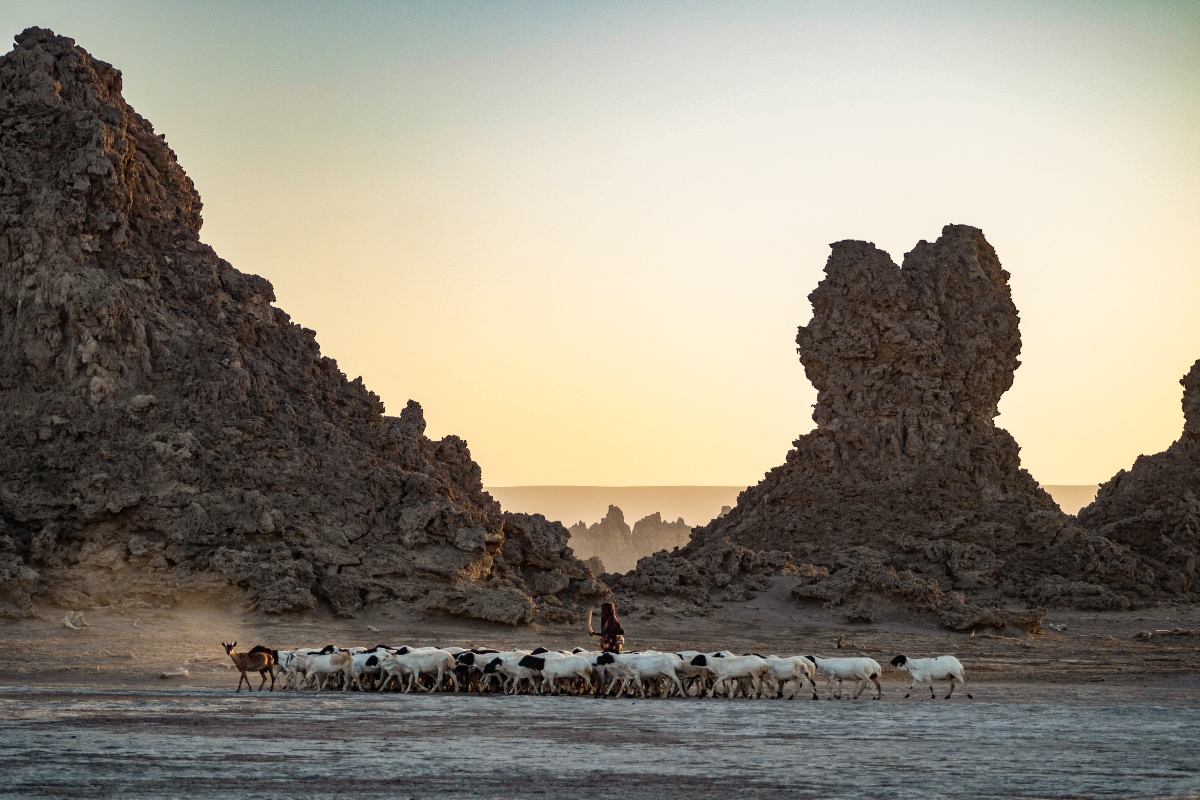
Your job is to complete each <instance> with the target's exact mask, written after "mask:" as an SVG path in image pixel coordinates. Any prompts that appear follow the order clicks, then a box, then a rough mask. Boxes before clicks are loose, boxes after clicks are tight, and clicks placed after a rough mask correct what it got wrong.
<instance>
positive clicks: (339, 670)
mask: <svg viewBox="0 0 1200 800" xmlns="http://www.w3.org/2000/svg"><path fill="white" fill-rule="evenodd" d="M325 650H326V651H328V650H329V648H325ZM293 656H294V658H295V661H296V671H297V672H303V673H304V674H305V676H306V679H307V681H308V682H310V683H315V685H316V688H317V691H320V690H321V689H324V688H325V684H326V683H327V682H328V681H329V679H330V678H331V677H333V676H334V675H341V676H342V691H346V689H348V688H350V682H351V680H353V677H352V674H351V672H350V665H351V659H352V656H351V655H350V651H349V650H336V649H334V650H333V651H332V652H325V651H318V652H306V653H295V652H293Z"/></svg>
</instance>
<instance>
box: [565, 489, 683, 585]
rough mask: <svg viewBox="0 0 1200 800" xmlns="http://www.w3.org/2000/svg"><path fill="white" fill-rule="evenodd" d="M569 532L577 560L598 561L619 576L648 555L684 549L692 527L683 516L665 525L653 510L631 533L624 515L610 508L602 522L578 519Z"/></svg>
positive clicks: (615, 508) (659, 514) (615, 507)
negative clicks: (588, 522)
mask: <svg viewBox="0 0 1200 800" xmlns="http://www.w3.org/2000/svg"><path fill="white" fill-rule="evenodd" d="M570 533H571V540H570V542H571V548H572V549H573V550H574V551H575V554H576V555H577V556H578V557H579V558H582V559H592V558H597V559H599V560H600V562H601V564H602V565H603V566H604V567H605V569H607V570H609V571H611V572H613V573H620V572H628V571H629V570H631V569H633V568H634V567H635V566H636V564H637V562H638V559H640V558H643V557H645V556H648V555H650V554H651V553H655V552H657V551H659V550H673V549H674V548H676V547H683V546H684V545H686V544H687V543H688V540H689V539H690V538H691V535H692V528H691V526H689V525H688V524H687V523H686V522H684V521H683V518H682V517H680V518H679V519H677V520H676V521H675V522H665V521H664V520H663V518H662V513H661V512H658V511H655V512H654V513H653V514H649V515H647V516H645V517H643V518H642V519H640V520H638V521H637V522H635V523H634V525H633V528H632V530H631V529H630V527H629V524H628V523H627V522H625V513H624V512H623V511H621V509H620V508H618V507H617V506H615V505H610V506H609V507H608V512H607V513H606V514H605V515H604V518H603V519H602V520H600V521H599V522H596V523H594V524H592V525H588V524H587V523H585V522H583V521H582V520H580V521H579V522H577V523H575V524H574V525H572V526H571V528H570Z"/></svg>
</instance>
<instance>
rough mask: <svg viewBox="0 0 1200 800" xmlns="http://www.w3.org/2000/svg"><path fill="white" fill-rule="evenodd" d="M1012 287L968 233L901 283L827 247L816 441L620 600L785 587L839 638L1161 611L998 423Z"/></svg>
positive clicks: (1012, 344)
mask: <svg viewBox="0 0 1200 800" xmlns="http://www.w3.org/2000/svg"><path fill="white" fill-rule="evenodd" d="M1008 278H1009V275H1008V273H1007V272H1005V271H1004V270H1003V269H1002V268H1001V266H1000V261H999V259H998V258H997V257H996V253H995V251H994V250H993V249H992V247H991V246H990V245H989V244H988V242H987V240H986V239H985V238H984V236H983V233H982V232H981V231H979V230H978V229H977V228H972V227H969V226H966V225H948V226H946V227H945V228H943V230H942V235H941V236H940V237H939V238H938V239H937V241H936V242H933V243H932V244H930V243H929V242H925V241H922V242H920V243H919V244H918V245H917V246H916V247H915V248H913V250H912V251H911V252H909V253H908V254H907V255H906V256H905V258H904V264H903V266H902V267H897V266H896V264H895V263H894V262H893V261H892V259H891V258H890V257H889V256H888V255H887V254H886V253H884V252H883V251H881V250H879V249H878V248H876V247H875V246H874V245H873V244H870V243H868V242H860V241H843V242H837V243H835V244H833V245H832V252H831V254H830V256H829V260H828V262H827V264H826V267H825V277H824V279H823V280H822V281H821V282H820V284H819V285H818V286H817V288H816V289H815V290H814V291H813V293H812V294H811V295H810V296H809V299H810V301H811V302H812V306H813V316H812V320H811V321H810V322H809V324H808V325H805V326H802V327H801V328H800V329H799V332H798V335H797V337H796V343H797V345H798V346H799V353H800V358H801V361H802V363H803V364H804V368H805V371H806V373H807V374H808V377H809V379H810V380H811V381H812V382H813V384H814V385H815V386H816V388H817V390H818V400H817V405H816V409H815V411H814V414H813V419H814V420H815V421H816V423H817V427H816V429H815V430H813V431H810V432H809V433H807V434H805V435H803V436H801V437H799V438H798V439H797V440H796V441H795V442H793V445H794V448H793V449H792V450H791V451H790V452H789V453H788V455H787V460H786V462H785V463H784V464H782V465H780V466H779V467H776V468H775V469H773V470H771V471H770V472H769V473H767V475H766V477H765V478H764V479H763V480H762V482H760V483H759V484H758V485H757V486H752V487H750V488H748V489H747V490H746V491H745V492H743V493H742V494H741V495H740V496H739V497H738V504H737V506H736V507H735V508H734V509H733V510H732V511H730V512H729V513H728V514H726V515H723V516H721V517H718V518H717V519H714V520H713V521H711V522H710V523H709V524H708V525H705V526H703V527H699V528H696V529H695V531H694V532H693V534H692V537H691V540H690V542H689V543H688V545H687V546H686V547H684V548H682V549H681V550H680V551H679V553H662V552H660V553H656V554H655V555H654V556H653V557H649V558H645V559H642V560H641V561H639V562H638V569H637V572H636V573H634V574H630V575H626V576H623V577H621V578H619V579H616V578H614V579H612V580H609V583H610V584H611V585H613V587H614V590H615V591H617V592H618V593H619V594H620V593H627V594H651V595H654V594H658V595H664V594H665V595H675V596H678V597H684V598H690V599H697V600H699V601H700V602H704V600H705V599H706V598H707V597H708V593H709V591H711V590H712V589H714V588H716V589H720V590H721V591H722V596H723V597H725V598H726V599H728V600H730V601H735V600H739V599H745V597H746V596H748V594H749V593H750V592H752V591H757V590H760V589H762V588H765V587H766V586H770V585H771V584H770V581H769V580H767V579H766V577H765V575H764V573H767V574H770V573H772V572H776V573H779V574H782V575H784V576H786V575H787V574H788V573H789V572H790V573H791V575H792V577H791V578H789V580H792V581H794V584H793V589H792V596H793V597H795V598H796V599H798V600H800V601H801V602H814V601H819V602H822V603H828V604H830V605H832V606H834V607H844V608H845V609H846V611H845V613H846V617H847V619H852V620H862V619H865V618H870V617H871V616H872V614H878V613H880V612H881V611H885V610H888V609H889V608H892V609H895V608H898V609H901V610H903V613H910V612H917V613H928V614H933V615H934V616H936V617H937V618H938V619H939V620H941V621H942V622H943V623H944V624H946V625H949V626H950V627H954V628H959V629H965V628H971V627H977V626H991V625H1016V626H1018V627H1023V628H1026V629H1029V630H1036V628H1037V626H1038V624H1039V620H1040V619H1041V615H1043V614H1044V613H1045V609H1044V608H1043V609H1040V610H1038V609H1036V608H1034V609H1031V608H1030V607H1031V606H1051V605H1056V606H1062V605H1075V606H1080V607H1089V608H1114V607H1128V606H1130V605H1132V604H1135V603H1138V602H1144V601H1145V600H1146V599H1147V598H1149V597H1153V596H1155V591H1156V589H1155V587H1153V586H1152V585H1151V580H1150V575H1149V570H1148V568H1147V566H1146V564H1144V563H1142V562H1139V561H1138V560H1137V558H1136V557H1134V556H1133V555H1132V554H1131V553H1130V552H1129V551H1128V550H1127V549H1125V548H1122V547H1120V546H1118V545H1116V544H1114V543H1113V542H1112V541H1110V540H1107V539H1105V538H1104V537H1102V536H1099V535H1096V534H1094V533H1091V532H1088V531H1086V530H1084V529H1083V528H1081V527H1080V526H1079V525H1077V524H1075V522H1074V521H1072V520H1071V519H1070V518H1068V517H1067V516H1066V515H1065V514H1063V513H1062V511H1061V509H1059V508H1058V506H1057V505H1056V504H1055V503H1054V501H1053V499H1052V498H1051V497H1050V496H1049V495H1048V494H1047V493H1046V492H1045V491H1043V490H1042V489H1041V488H1040V487H1039V486H1038V484H1037V482H1036V481H1035V480H1034V479H1033V477H1032V476H1031V475H1030V474H1029V473H1028V472H1027V471H1026V470H1024V469H1022V468H1021V461H1020V450H1019V448H1018V446H1017V443H1016V442H1015V441H1014V440H1013V438H1012V436H1010V435H1009V434H1008V432H1007V431H1005V430H1003V429H1002V428H999V427H997V426H996V425H995V424H994V422H993V419H994V417H995V416H996V413H997V403H998V402H999V400H1000V398H1001V396H1002V395H1003V394H1004V392H1005V391H1007V390H1008V389H1009V387H1011V385H1012V381H1013V373H1014V371H1015V370H1016V368H1017V366H1018V365H1019V362H1018V360H1017V356H1018V354H1019V353H1020V349H1021V337H1020V333H1019V331H1018V324H1019V318H1018V315H1017V309H1016V307H1015V306H1014V304H1013V301H1012V296H1011V293H1010V291H1009V287H1008ZM1013 604H1017V605H1019V606H1023V608H1016V609H1014V608H1012V605H1013Z"/></svg>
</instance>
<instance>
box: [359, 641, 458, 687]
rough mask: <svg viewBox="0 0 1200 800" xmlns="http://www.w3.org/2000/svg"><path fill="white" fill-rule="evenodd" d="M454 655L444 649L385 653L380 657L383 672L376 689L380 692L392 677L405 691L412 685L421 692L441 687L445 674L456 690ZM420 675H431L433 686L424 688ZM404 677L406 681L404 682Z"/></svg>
mask: <svg viewBox="0 0 1200 800" xmlns="http://www.w3.org/2000/svg"><path fill="white" fill-rule="evenodd" d="M454 666H455V664H454V656H452V655H450V654H449V653H447V652H446V651H444V650H425V649H421V650H409V651H408V652H407V653H387V654H385V655H383V656H381V657H380V659H379V668H380V670H381V671H382V672H383V678H382V679H380V681H379V688H378V689H377V690H376V691H380V692H382V691H383V689H384V687H386V686H387V685H388V684H389V683H391V682H392V678H396V680H397V682H398V683H399V684H400V686H401V688H402V689H403V690H404V691H405V692H411V691H412V690H413V688H414V687H417V688H419V689H420V690H421V691H423V692H429V691H433V690H434V689H441V687H442V681H443V680H444V679H445V678H446V676H447V675H449V676H450V681H451V683H452V684H453V685H454V691H456V692H457V691H458V676H457V675H455V673H454ZM422 675H433V676H435V677H434V679H433V688H432V689H426V688H425V687H424V686H423V685H421V682H420V678H421V676H422ZM405 678H407V679H408V683H407V684H405V680H404V679H405Z"/></svg>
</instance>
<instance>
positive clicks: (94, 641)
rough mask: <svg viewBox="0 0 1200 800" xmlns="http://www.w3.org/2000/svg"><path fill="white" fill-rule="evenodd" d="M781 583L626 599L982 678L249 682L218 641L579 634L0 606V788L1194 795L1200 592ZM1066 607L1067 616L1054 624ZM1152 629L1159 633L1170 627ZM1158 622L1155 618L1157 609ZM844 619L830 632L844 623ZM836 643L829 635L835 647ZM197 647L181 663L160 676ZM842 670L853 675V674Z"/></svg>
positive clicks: (795, 642)
mask: <svg viewBox="0 0 1200 800" xmlns="http://www.w3.org/2000/svg"><path fill="white" fill-rule="evenodd" d="M787 588H788V587H787V586H786V585H785V584H783V583H779V582H777V585H776V586H775V587H774V588H773V589H772V590H771V591H767V592H763V593H761V594H760V595H759V596H758V597H756V598H755V599H754V600H751V601H749V602H745V603H724V604H721V607H719V608H716V609H713V610H711V611H709V612H708V613H707V615H705V614H702V613H697V612H694V611H693V612H689V613H686V614H685V613H681V612H679V611H672V610H669V609H666V608H663V607H654V606H646V607H643V608H639V609H637V610H634V611H631V612H628V613H626V614H625V616H624V620H625V623H626V627H627V628H628V630H629V633H630V636H629V645H630V646H631V648H637V649H660V650H675V649H683V648H685V647H687V648H696V649H716V648H728V649H731V650H734V651H738V652H760V653H768V652H769V653H782V654H791V653H808V652H816V653H819V654H823V655H842V654H845V655H853V654H865V655H869V656H871V657H873V658H875V659H876V660H877V661H879V662H880V663H881V664H886V662H887V660H889V659H890V658H891V657H892V656H893V655H895V654H896V653H900V652H903V653H907V654H909V655H927V654H940V653H953V654H955V655H957V656H958V657H959V658H960V659H961V660H962V661H963V663H964V664H965V665H966V669H967V675H968V679H969V680H970V682H971V692H972V694H974V697H975V699H974V700H968V699H967V698H966V697H965V696H960V695H959V694H957V693H956V695H955V697H954V698H952V699H951V700H950V701H949V702H946V701H944V700H943V699H942V697H943V696H944V695H945V686H944V685H939V686H938V699H937V700H936V701H935V702H931V701H930V700H929V699H928V694H927V690H925V691H917V692H914V693H913V696H912V698H910V699H907V700H905V699H904V694H905V691H906V689H907V686H908V678H907V676H906V675H905V674H904V673H902V672H900V671H899V670H895V669H893V668H891V667H890V666H885V667H884V670H883V672H884V674H883V685H884V691H883V702H881V703H876V702H873V701H870V700H868V699H867V698H866V696H865V695H864V696H863V697H862V698H860V699H859V700H857V701H854V700H850V699H843V700H842V701H840V702H832V703H831V702H827V697H828V694H827V691H826V689H825V688H824V687H823V686H822V688H821V696H822V699H821V701H820V702H812V701H808V700H796V701H792V702H787V701H746V700H740V699H739V700H734V701H729V700H721V699H718V700H697V699H691V698H689V699H686V700H684V699H680V698H674V699H670V700H661V699H653V698H652V699H647V700H631V699H621V700H608V701H597V700H593V699H591V698H574V697H539V696H519V697H496V696H464V695H460V696H455V695H451V694H436V695H396V694H384V695H375V694H364V693H357V692H347V693H342V692H324V693H320V694H317V693H315V692H311V691H302V692H296V691H286V692H282V691H281V692H275V693H269V692H262V693H257V692H256V693H254V694H253V695H250V694H247V693H246V692H245V691H243V692H242V693H241V694H235V693H234V691H233V687H234V685H235V683H236V681H237V673H236V672H234V671H233V670H232V669H231V668H230V666H229V665H228V659H227V658H226V657H225V655H224V653H223V651H222V649H221V646H220V643H221V642H222V641H232V640H235V639H236V640H237V641H238V642H239V646H240V648H243V649H244V648H249V647H250V646H252V645H253V644H257V643H264V644H271V645H275V646H277V647H285V646H290V645H324V644H326V643H337V644H341V645H348V646H349V645H365V646H370V645H374V644H377V643H388V644H402V643H407V644H437V645H443V646H448V645H460V646H470V645H496V646H524V647H533V646H535V645H544V646H547V647H551V648H557V647H573V646H576V645H583V646H588V644H589V637H588V635H587V632H586V627H585V626H583V625H577V626H539V625H531V626H526V627H520V628H511V627H508V626H502V625H490V624H487V623H480V622H476V621H463V620H460V619H456V618H453V617H449V616H440V615H439V616H421V615H418V614H414V613H413V612H411V611H408V610H406V609H403V608H401V607H386V606H385V607H380V608H377V609H375V610H373V611H371V612H369V613H364V614H362V615H361V616H359V617H357V618H355V619H337V618H333V617H330V616H324V615H321V614H318V613H313V614H307V615H298V616H291V617H272V616H265V615H257V614H253V613H249V612H246V611H245V610H244V609H239V608H231V607H225V608H208V609H191V610H188V611H182V610H180V609H172V608H155V607H150V606H147V605H144V604H142V605H137V604H134V605H129V606H126V607H119V608H106V609H84V610H83V612H84V613H83V620H84V621H85V622H86V623H87V625H86V626H81V627H80V628H79V629H78V630H73V629H70V628H67V627H66V626H65V625H63V624H62V619H63V616H64V612H63V611H62V610H59V609H41V610H39V611H38V613H37V616H36V617H31V618H26V619H8V620H3V621H0V641H2V643H3V646H2V647H0V796H3V797H109V796H117V795H120V796H124V797H149V796H155V797H162V796H189V797H230V796H237V797H333V796H346V795H347V794H351V793H353V794H356V795H359V796H363V797H433V796H437V797H498V796H505V797H530V796H544V797H562V796H568V795H573V794H575V793H578V792H579V791H586V792H587V794H588V795H589V796H591V797H615V796H624V795H628V794H629V793H630V792H643V793H644V792H650V793H651V794H653V796H656V797H683V796H688V797H696V796H716V795H731V794H732V795H737V796H743V797H766V796H772V797H778V796H781V795H782V796H795V797H817V796H820V797H825V798H828V797H869V796H891V797H914V798H916V797H1012V796H1020V797H1115V796H1123V797H1173V798H1194V797H1200V760H1198V759H1197V758H1196V747H1195V738H1196V732H1197V731H1198V730H1200V669H1197V660H1198V658H1200V635H1195V634H1184V633H1182V632H1183V631H1189V632H1190V631H1197V630H1198V629H1200V610H1198V609H1196V608H1194V607H1175V606H1159V607H1156V608H1152V609H1143V610H1140V611H1134V612H1125V613H1114V612H1100V613H1084V612H1053V613H1051V614H1050V616H1049V617H1048V618H1047V620H1046V623H1047V628H1046V632H1045V633H1043V634H1041V635H1027V634H1024V633H1019V634H1011V633H1007V634H1000V633H996V632H986V631H977V632H975V635H974V636H972V635H971V634H969V633H954V632H950V631H946V630H944V629H939V628H935V627H930V626H928V625H922V624H915V623H911V622H906V621H904V620H897V619H893V620H883V621H880V622H876V623H872V624H858V625H855V624H847V623H845V622H844V621H842V620H841V619H840V618H839V616H838V615H837V614H836V613H835V612H833V611H831V610H826V609H822V608H820V607H819V606H816V605H813V606H808V607H805V606H800V605H797V604H796V603H795V602H793V601H790V600H788V599H786V598H787ZM1058 626H1063V627H1062V629H1061V630H1058ZM1156 631H1157V633H1156ZM1145 632H1149V634H1150V635H1149V638H1146V633H1145ZM839 640H840V641H839ZM839 644H840V647H839ZM183 669H186V670H187V672H188V674H187V676H186V677H184V676H178V677H170V678H163V677H160V676H161V675H163V674H164V673H177V672H179V671H180V670H183ZM848 696H849V695H848V693H847V698H848Z"/></svg>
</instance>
